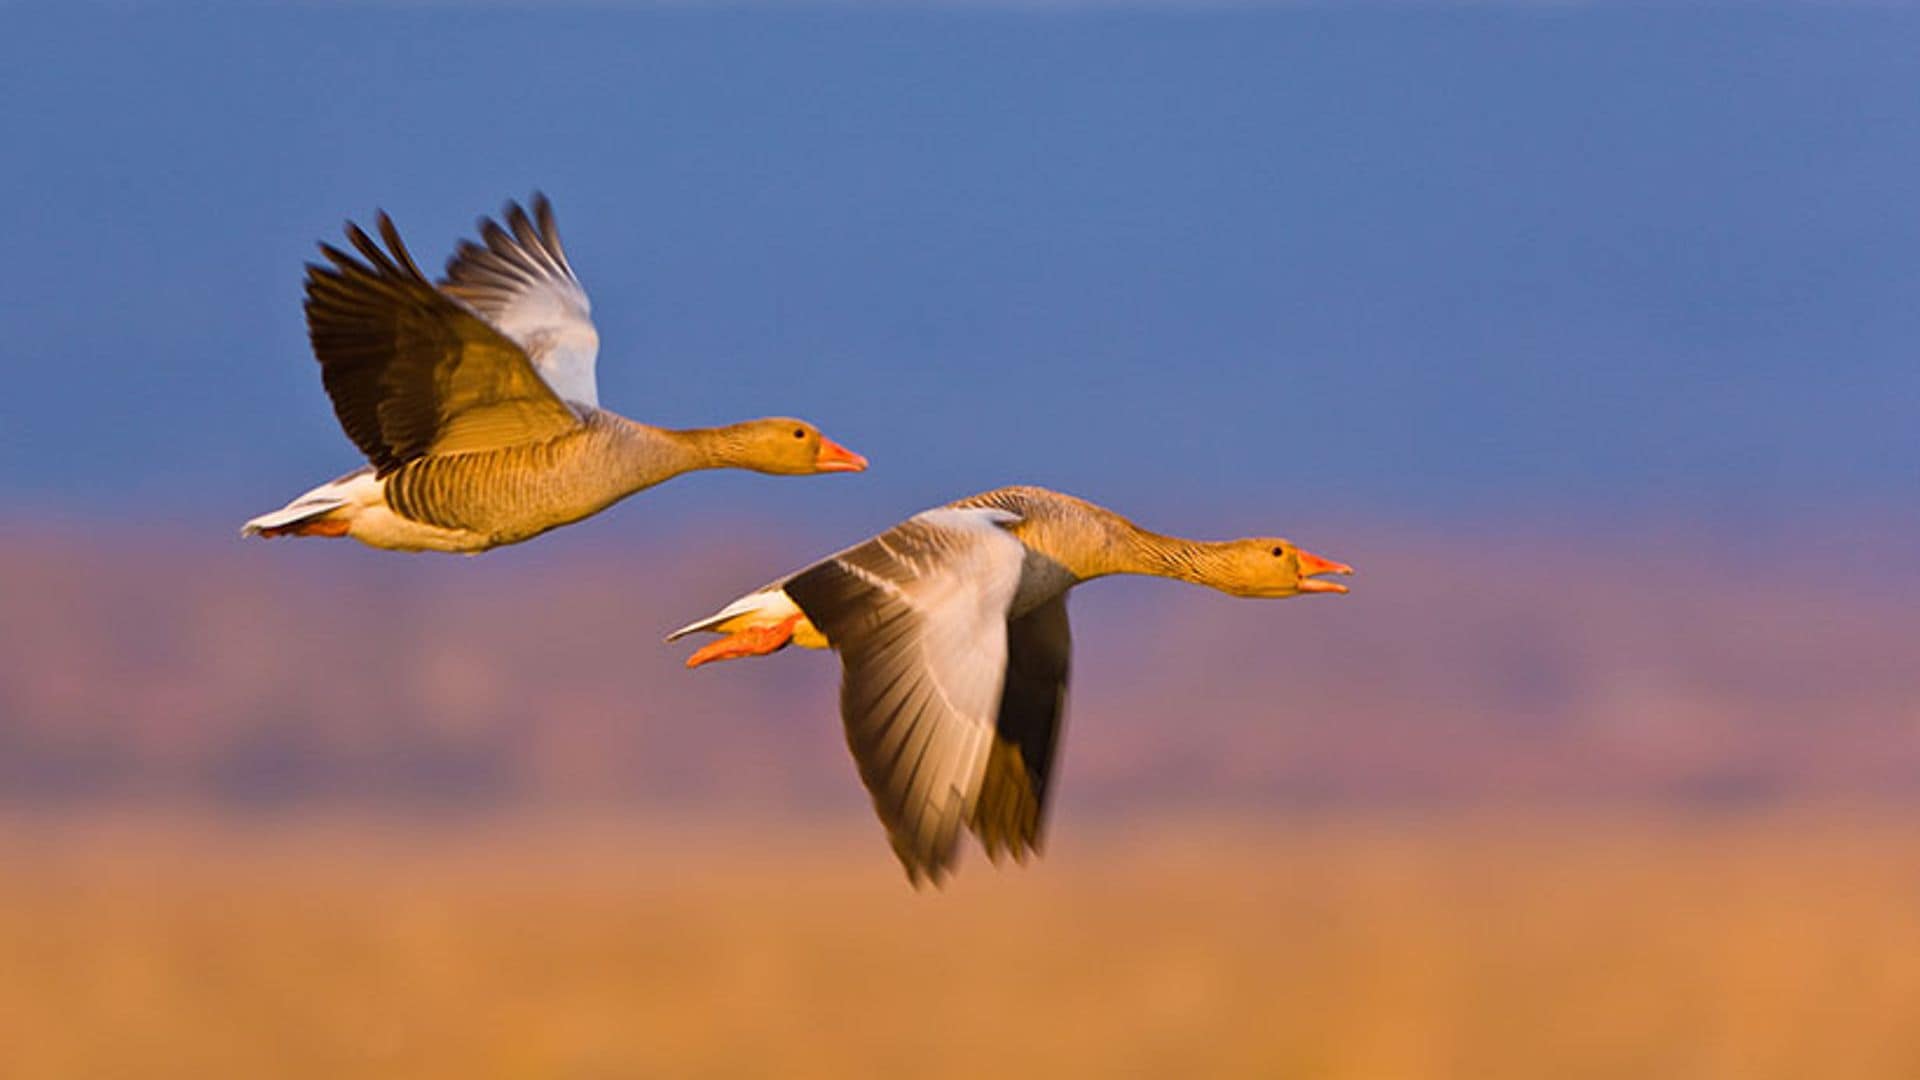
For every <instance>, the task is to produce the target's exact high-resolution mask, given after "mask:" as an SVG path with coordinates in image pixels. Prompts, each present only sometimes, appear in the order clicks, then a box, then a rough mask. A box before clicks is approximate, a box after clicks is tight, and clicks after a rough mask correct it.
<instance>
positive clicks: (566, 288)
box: [440, 195, 600, 408]
mask: <svg viewBox="0 0 1920 1080" xmlns="http://www.w3.org/2000/svg"><path fill="white" fill-rule="evenodd" d="M502 216H503V217H504V218H505V219H506V226H505V227H502V226H501V225H500V224H499V223H497V222H495V221H493V220H492V219H482V220H481V222H480V238H481V240H482V241H483V244H484V246H483V245H482V244H475V243H473V242H472V241H461V243H460V246H459V248H458V249H457V250H456V251H455V252H454V255H453V258H451V259H449V260H447V274H446V280H445V281H444V282H442V283H441V286H440V287H441V289H442V290H443V291H445V292H447V293H448V294H450V295H452V296H454V297H457V298H458V299H460V300H462V301H464V302H465V303H466V304H467V305H468V306H470V307H472V308H473V310H474V311H475V312H476V313H478V314H479V315H480V317H481V318H484V319H486V320H487V322H488V323H490V324H492V326H493V328H494V329H496V330H498V331H500V333H501V334H503V335H505V336H506V337H507V338H508V339H510V340H511V341H512V342H513V343H514V344H516V345H518V346H520V347H521V348H522V349H525V350H526V352H527V356H528V357H529V358H530V359H531V360H532V361H533V367H534V370H535V371H538V372H539V373H540V377H541V378H542V379H544V380H546V383H547V385H548V386H551V387H553V392H554V393H555V394H558V395H559V396H560V398H561V400H563V401H570V402H573V403H575V404H578V405H587V406H592V407H596V408H597V407H598V406H599V404H600V390H599V386H598V384H597V382H596V379H595V374H594V371H595V365H596V363H597V361H598V359H599V356H600V333H599V331H597V330H596V329H594V325H593V317H592V310H593V306H592V304H591V303H590V302H589V301H588V300H587V291H586V290H585V289H584V288H582V287H581V285H580V279H579V278H577V277H575V276H574V273H573V267H572V266H571V265H569V264H568V262H567V256H566V252H565V251H564V250H562V248H561V246H560V231H559V228H558V227H557V226H556V225H555V224H554V219H553V207H552V206H551V204H549V203H548V202H547V199H546V197H545V196H544V195H535V196H534V199H533V214H532V215H531V216H529V215H528V214H527V212H526V211H525V210H522V209H521V208H520V206H519V204H518V203H508V204H507V208H506V211H505V212H504V213H503V215H502Z"/></svg>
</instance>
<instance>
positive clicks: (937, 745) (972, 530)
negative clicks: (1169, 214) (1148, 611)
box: [667, 487, 1353, 885]
mask: <svg viewBox="0 0 1920 1080" xmlns="http://www.w3.org/2000/svg"><path fill="white" fill-rule="evenodd" d="M1351 573H1353V568H1352V567H1350V566H1347V565H1345V564H1344V563H1338V562H1334V561H1333V560H1331V559H1324V558H1321V557H1320V556H1318V555H1314V554H1311V553H1309V552H1306V551H1303V550H1301V549H1300V548H1299V547H1297V546H1295V545H1294V544H1292V543H1290V542H1288V541H1286V540H1282V539H1278V538H1276V537H1254V538H1249V539H1243V540H1225V541H1205V540H1183V539H1180V538H1178V537H1173V536H1164V535H1161V534H1159V533H1155V532H1151V531H1149V530H1146V529H1143V528H1141V527H1140V526H1138V525H1135V524H1134V523H1133V522H1131V521H1128V520H1127V519H1126V518H1124V517H1121V516H1120V515H1119V514H1116V513H1114V512H1113V511H1111V510H1107V509H1105V508H1103V507H1099V506H1095V505H1094V504H1092V503H1089V502H1086V501H1084V500H1082V499H1077V498H1074V497H1073V496H1071V495H1062V494H1059V493H1058V492H1053V491H1047V490H1045V489H1043V488H1036V487H1010V488H1001V489H999V490H996V491H989V492H986V493H984V494H980V495H975V496H973V497H971V498H966V499H961V500H960V501H958V502H955V503H951V504H949V505H947V506H944V507H941V508H939V509H936V510H929V511H927V512H925V513H923V514H919V515H917V516H915V517H913V518H910V519H908V520H907V521H905V522H903V523H901V524H900V525H897V526H895V527H894V528H892V529H889V530H888V531H886V532H884V533H882V534H880V535H879V536H876V537H874V538H873V539H871V540H868V541H866V542H865V543H862V544H859V545H856V546H854V547H851V548H848V549H847V550H845V551H842V552H841V553H839V554H838V555H834V556H832V557H830V558H827V559H824V560H822V561H820V562H817V563H815V564H813V565H812V566H809V567H807V568H806V569H804V570H801V571H799V572H797V573H795V574H793V575H791V576H789V577H786V578H782V579H781V580H779V581H777V582H775V583H773V584H771V585H768V586H766V587H765V588H763V589H759V590H757V591H755V592H751V593H748V594H747V595H746V596H743V597H741V598H740V599H738V600H735V601H734V602H733V603H731V604H728V605H727V606H726V607H724V608H721V609H720V610H719V611H717V612H715V613H714V614H712V615H709V616H708V617H706V618H704V619H701V620H699V621H697V622H694V623H691V624H689V625H687V626H683V627H681V628H680V629H679V630H676V631H674V632H673V634H671V635H670V636H669V637H668V639H667V640H669V641H672V640H675V639H677V638H680V637H683V636H685V635H687V634H692V633H696V632H700V631H709V632H712V633H717V634H720V635H722V637H721V638H720V640H718V641H715V642H713V643H711V644H709V645H707V646H705V647H704V648H702V649H700V650H699V651H697V652H695V653H694V654H693V655H692V656H691V657H689V658H688V660H687V666H688V667H698V666H700V665H702V664H707V663H711V662H714V661H717V660H733V659H739V658H742V657H748V656H761V655H765V654H767V653H771V652H775V651H777V650H779V649H782V648H785V647H786V646H787V645H789V644H797V645H801V646H804V647H808V648H832V649H835V650H837V651H838V652H839V654H840V662H841V666H842V679H841V686H840V715H841V719H842V721H843V722H844V723H845V726H846V735H847V746H848V748H849V749H850V750H851V751H852V752H853V759H854V762H855V764H856V765H857V766H858V767H859V771H860V778H861V780H862V781H863V782H864V783H865V784H866V787H867V791H868V792H869V793H870V794H871V795H872V796H873V805H874V809H875V810H876V811H877V812H878V813H879V816H880V821H881V823H882V824H883V825H884V826H885V827H886V830H887V835H888V839H889V840H890V841H891V843H892V845H893V851H894V854H895V855H896V856H897V857H898V858H899V860H900V863H901V865H902V866H904V867H905V868H906V871H907V876H908V878H909V879H910V880H912V881H913V882H914V883H915V884H916V885H917V884H919V883H920V882H922V881H932V882H934V883H936V884H938V883H939V882H940V881H941V880H942V879H943V878H944V877H945V876H946V875H947V874H948V873H950V872H951V871H952V868H953V865H954V861H955V859H956V857H957V855H958V849H959V837H960V831H961V827H962V826H965V827H966V828H968V829H970V830H972V832H973V833H974V835H976V836H977V837H978V838H979V840H980V843H981V844H982V846H984V847H985V848H986V850H987V854H988V855H989V856H990V857H992V858H993V859H994V860H995V861H996V862H997V861H998V860H999V857H1000V856H1001V855H1002V854H1003V853H1004V854H1010V855H1012V856H1013V857H1014V858H1015V859H1017V860H1019V861H1025V859H1026V858H1027V856H1028V855H1029V854H1030V853H1034V852H1038V851H1039V850H1040V844H1041V830H1042V826H1043V823H1044V818H1045V813H1046V807H1047V791H1048V785H1049V783H1050V777H1051V776H1052V774H1053V762H1054V757H1055V749H1056V746H1057V743H1058V742H1059V737H1060V723H1061V715H1062V710H1063V708H1064V705H1065V702H1066V690H1067V668H1068V662H1069V658H1070V654H1071V652H1072V636H1071V633H1070V631H1069V628H1068V624H1067V605H1066V594H1067V591H1068V590H1069V589H1071V588H1072V587H1074V586H1075V585H1078V584H1080V583H1081V582H1084V581H1090V580H1092V579H1094V578H1098V577H1106V576H1107V575H1110V574H1146V575H1151V576H1154V577H1168V578H1176V579H1178V580H1181V581H1188V582H1192V583H1194V584H1196V585H1205V586H1208V587H1210V588H1214V589H1218V590H1220V591H1222V592H1225V593H1229V594H1231V595H1234V596H1245V597H1257V598H1264V599H1280V598H1282V597H1288V596H1298V595H1301V594H1303V593H1344V592H1346V591H1347V587H1346V586H1345V585H1344V584H1341V583H1339V582H1337V581H1331V580H1327V579H1328V577H1329V576H1336V575H1337V576H1344V575H1348V574H1351Z"/></svg>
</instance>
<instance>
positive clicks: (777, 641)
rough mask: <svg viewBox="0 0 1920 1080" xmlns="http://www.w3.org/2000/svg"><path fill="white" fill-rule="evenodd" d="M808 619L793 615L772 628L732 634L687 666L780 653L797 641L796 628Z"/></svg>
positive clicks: (699, 652) (692, 658) (691, 658)
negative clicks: (804, 619) (793, 641)
mask: <svg viewBox="0 0 1920 1080" xmlns="http://www.w3.org/2000/svg"><path fill="white" fill-rule="evenodd" d="M805 617H806V616H804V615H789V616H788V617H786V618H784V619H782V620H780V621H779V622H777V623H774V624H773V625H772V626H753V627H749V628H747V629H745V630H739V631H736V632H734V633H731V634H728V635H727V636H726V637H723V638H721V639H720V640H719V641H716V642H714V643H713V644H711V645H706V646H703V647H702V648H700V649H699V650H697V651H696V652H695V653H694V654H693V655H692V656H689V657H687V666H688V667H690V668H697V667H699V666H700V665H701V664H707V663H711V662H713V661H715V660H739V659H743V658H745V657H748V656H765V655H767V654H768V653H774V652H779V651H780V650H781V649H784V648H786V647H787V643H788V642H789V641H792V640H793V628H794V627H795V626H797V625H799V623H800V620H801V619H803V618H805Z"/></svg>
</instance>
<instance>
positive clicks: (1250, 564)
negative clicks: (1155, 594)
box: [1204, 536, 1353, 600]
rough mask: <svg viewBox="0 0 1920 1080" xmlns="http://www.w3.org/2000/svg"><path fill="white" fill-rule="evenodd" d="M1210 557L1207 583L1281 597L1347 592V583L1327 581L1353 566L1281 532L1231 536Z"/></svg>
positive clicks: (1225, 589)
mask: <svg viewBox="0 0 1920 1080" xmlns="http://www.w3.org/2000/svg"><path fill="white" fill-rule="evenodd" d="M1210 555H1211V556H1212V557H1211V558H1209V559H1207V560H1206V564H1205V567H1204V572H1205V575H1206V584H1208V585H1211V586H1213V587H1214V588H1216V589H1219V590H1220V591H1221V592H1224V593H1229V594H1231V595H1234V596H1246V597H1253V598H1257V599H1268V600H1273V599H1279V598H1281V597H1286V596H1298V595H1300V594H1301V593H1343V592H1346V591H1347V587H1346V586H1345V585H1342V584H1340V583H1339V582H1337V581H1324V580H1322V577H1323V576H1324V575H1328V574H1342V575H1344V574H1351V573H1353V567H1351V566H1348V565H1347V564H1345V563H1338V562H1334V561H1333V560H1332V559H1323V558H1321V557H1320V556H1318V555H1315V554H1314V553H1312V552H1310V551H1304V550H1302V549H1301V548H1299V547H1298V546H1296V545H1294V544H1293V543H1292V542H1291V541H1287V540H1283V539H1281V538H1279V537H1277V536H1254V537H1248V538H1247V539H1244V540H1229V541H1227V542H1225V543H1223V544H1219V545H1217V546H1215V548H1214V550H1213V551H1212V552H1210Z"/></svg>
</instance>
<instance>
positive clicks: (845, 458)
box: [813, 435, 867, 472]
mask: <svg viewBox="0 0 1920 1080" xmlns="http://www.w3.org/2000/svg"><path fill="white" fill-rule="evenodd" d="M866 467H867V459H866V458H863V457H861V456H860V455H859V454H856V453H854V452H853V451H851V450H849V449H847V448H846V447H844V446H841V445H840V444H839V443H837V442H834V441H833V440H832V439H829V438H827V437H826V436H825V435H822V436H820V453H819V454H818V455H816V456H815V457H814V459H813V471H814V472H861V471H863V470H865V469H866Z"/></svg>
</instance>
